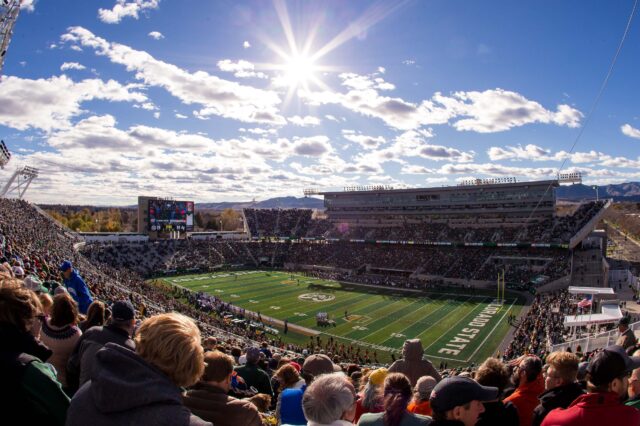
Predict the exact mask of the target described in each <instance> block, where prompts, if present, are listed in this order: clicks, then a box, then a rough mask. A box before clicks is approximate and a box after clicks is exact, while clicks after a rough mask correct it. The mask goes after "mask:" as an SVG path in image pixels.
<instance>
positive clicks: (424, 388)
mask: <svg viewBox="0 0 640 426" xmlns="http://www.w3.org/2000/svg"><path fill="white" fill-rule="evenodd" d="M437 383H438V382H436V379H434V378H433V377H431V376H422V377H420V378H419V379H418V383H416V387H415V388H414V389H413V400H411V402H410V403H409V406H408V407H407V410H409V412H411V413H414V414H422V415H423V416H430V415H431V403H430V402H429V397H430V396H431V391H432V390H433V388H434V387H435V386H436V384H437Z"/></svg>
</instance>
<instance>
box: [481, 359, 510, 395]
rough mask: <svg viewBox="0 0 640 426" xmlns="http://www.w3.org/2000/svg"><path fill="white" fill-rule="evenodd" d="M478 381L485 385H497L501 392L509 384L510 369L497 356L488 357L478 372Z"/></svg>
mask: <svg viewBox="0 0 640 426" xmlns="http://www.w3.org/2000/svg"><path fill="white" fill-rule="evenodd" d="M475 379H476V382H478V383H480V384H481V385H483V386H495V387H497V388H498V390H499V391H500V392H502V391H503V390H504V388H506V387H507V385H508V384H509V369H508V368H507V366H506V365H505V364H504V363H503V362H502V361H500V360H499V359H497V358H487V359H486V360H485V361H484V362H483V363H482V364H480V367H478V371H477V372H476V377H475Z"/></svg>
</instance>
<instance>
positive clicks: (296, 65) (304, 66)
mask: <svg viewBox="0 0 640 426" xmlns="http://www.w3.org/2000/svg"><path fill="white" fill-rule="evenodd" d="M282 68H283V71H284V76H283V81H284V83H286V85H287V86H289V87H298V86H304V87H306V86H307V85H308V83H309V81H311V80H313V79H315V71H316V69H315V66H314V63H313V60H312V59H311V58H309V57H307V56H303V55H297V56H293V57H291V58H289V60H288V61H287V62H286V63H285V64H284V65H283V67H282Z"/></svg>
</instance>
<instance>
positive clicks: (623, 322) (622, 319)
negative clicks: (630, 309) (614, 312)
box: [618, 316, 631, 325]
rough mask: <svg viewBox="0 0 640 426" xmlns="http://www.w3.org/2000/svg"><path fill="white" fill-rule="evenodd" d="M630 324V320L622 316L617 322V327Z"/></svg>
mask: <svg viewBox="0 0 640 426" xmlns="http://www.w3.org/2000/svg"><path fill="white" fill-rule="evenodd" d="M630 322H631V318H629V317H627V316H624V317H622V318H620V321H618V325H629V323H630Z"/></svg>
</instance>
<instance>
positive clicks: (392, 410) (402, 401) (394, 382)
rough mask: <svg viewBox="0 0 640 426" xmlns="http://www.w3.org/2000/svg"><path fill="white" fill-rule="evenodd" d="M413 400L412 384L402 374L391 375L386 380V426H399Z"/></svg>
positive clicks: (383, 417)
mask: <svg viewBox="0 0 640 426" xmlns="http://www.w3.org/2000/svg"><path fill="white" fill-rule="evenodd" d="M410 400H411V383H410V382H409V379H408V378H407V376H405V375H404V374H402V373H390V374H389V375H387V378H386V379H385V380H384V415H383V416H382V419H383V421H384V425H385V426H398V425H399V424H400V422H401V421H402V417H403V416H404V414H405V412H406V411H407V404H409V401H410Z"/></svg>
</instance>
